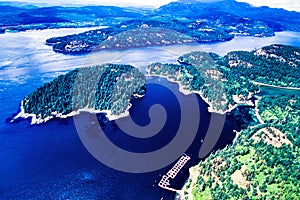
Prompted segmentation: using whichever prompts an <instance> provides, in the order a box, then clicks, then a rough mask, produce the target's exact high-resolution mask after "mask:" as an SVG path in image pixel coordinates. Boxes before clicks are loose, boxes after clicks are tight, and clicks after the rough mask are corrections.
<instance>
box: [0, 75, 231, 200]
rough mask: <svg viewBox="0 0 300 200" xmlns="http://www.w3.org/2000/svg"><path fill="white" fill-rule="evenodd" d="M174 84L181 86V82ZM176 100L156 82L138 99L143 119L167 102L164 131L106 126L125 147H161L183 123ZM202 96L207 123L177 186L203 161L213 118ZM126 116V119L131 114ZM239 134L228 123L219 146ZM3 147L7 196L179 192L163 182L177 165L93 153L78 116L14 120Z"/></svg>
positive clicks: (1, 182) (136, 109) (0, 183)
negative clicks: (114, 161)
mask: <svg viewBox="0 0 300 200" xmlns="http://www.w3.org/2000/svg"><path fill="white" fill-rule="evenodd" d="M160 81H165V82H167V81H166V80H160ZM170 84H171V83H170ZM171 87H174V88H176V89H177V90H178V86H177V85H176V84H172V86H171ZM178 94H179V92H178ZM179 95H182V94H179ZM176 101H177V100H176V98H175V97H174V95H173V94H172V93H171V92H170V91H168V90H167V89H166V88H164V87H160V86H159V85H151V84H150V85H148V86H147V95H146V96H145V97H144V98H142V99H138V100H134V101H132V104H133V106H132V108H131V109H130V115H131V117H132V118H133V119H135V120H136V122H137V123H140V124H141V125H143V124H144V125H145V124H148V123H149V119H148V118H147V117H145V116H147V113H148V111H149V107H150V106H151V105H154V104H160V105H162V106H163V107H164V108H165V109H166V110H167V112H168V115H170V116H171V117H170V118H168V120H169V121H167V123H166V125H165V127H164V129H163V130H162V131H161V133H160V134H157V135H156V136H155V137H153V138H151V139H149V140H138V139H136V140H134V139H132V138H129V137H128V136H127V135H125V134H123V133H122V132H121V131H120V130H119V129H118V128H117V127H115V124H114V123H113V122H110V123H108V124H107V125H106V126H105V127H104V128H105V129H106V130H109V133H107V134H108V135H109V138H110V139H111V140H112V141H113V142H115V143H116V144H118V145H119V146H121V147H122V148H124V149H128V150H130V151H133V152H141V151H145V152H149V151H153V150H155V149H160V148H161V147H163V145H165V144H167V143H168V142H169V141H170V140H171V139H172V138H173V137H174V134H176V131H177V124H178V123H179V122H180V110H178V102H176ZM198 101H199V105H200V107H201V122H199V123H200V127H201V128H200V129H199V132H198V135H197V137H196V138H195V142H194V143H193V144H192V145H191V147H190V148H189V149H188V150H187V152H186V153H188V154H189V155H193V156H192V161H190V162H189V164H188V165H187V166H186V168H185V169H184V170H183V171H182V174H181V175H179V176H178V177H177V179H176V181H175V182H174V183H173V186H174V187H177V188H179V187H180V186H182V184H183V182H184V180H185V179H186V178H187V171H188V167H189V166H192V165H195V164H196V163H197V161H199V159H198V158H197V154H198V151H199V147H200V146H199V144H200V140H201V139H203V137H204V136H205V132H206V129H207V126H208V124H209V123H208V122H209V119H210V113H208V112H207V105H206V104H205V102H203V101H202V100H201V99H200V98H199V99H198ZM89 115H90V114H88V113H83V114H82V117H85V118H89ZM123 120H124V123H126V118H124V119H123ZM187 134H188V133H187ZM233 137H234V134H233V133H232V129H231V127H230V126H226V127H225V129H224V132H223V135H222V138H221V139H220V142H219V144H218V147H219V148H221V147H224V146H225V145H226V144H228V143H230V142H231V141H232V139H233ZM103 151H105V149H103ZM0 152H1V153H0V157H1V161H0V162H1V163H0V167H1V168H0V176H1V179H0V187H1V195H2V198H3V199H15V198H20V199H23V198H24V199H31V198H33V199H45V198H50V199H147V200H148V199H149V200H150V199H160V198H161V197H164V199H173V198H174V194H173V193H170V192H167V191H164V190H163V189H161V188H159V187H157V181H158V180H159V179H160V175H161V174H164V173H166V172H167V171H168V170H169V169H170V167H171V166H168V167H166V168H164V169H161V170H159V171H155V172H150V173H144V174H133V173H125V172H119V171H116V170H113V169H111V168H109V167H107V166H105V165H103V164H101V163H100V162H98V161H97V160H96V159H95V158H93V156H92V155H90V154H89V153H88V151H87V150H86V149H85V147H84V146H83V144H82V143H81V141H80V139H79V137H78V134H77V131H76V128H75V126H74V122H73V120H72V118H69V119H64V120H52V121H49V122H47V123H45V124H41V125H29V121H28V120H25V121H24V120H22V121H19V122H16V123H8V124H6V126H5V127H4V128H3V129H2V130H1V147H0Z"/></svg>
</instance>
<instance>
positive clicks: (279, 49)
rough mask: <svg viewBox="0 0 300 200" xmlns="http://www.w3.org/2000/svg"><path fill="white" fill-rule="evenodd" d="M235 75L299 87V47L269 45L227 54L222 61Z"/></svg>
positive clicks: (276, 84) (267, 82) (271, 83)
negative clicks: (249, 50) (250, 50)
mask: <svg viewBox="0 0 300 200" xmlns="http://www.w3.org/2000/svg"><path fill="white" fill-rule="evenodd" d="M222 64H223V65H224V66H225V67H227V68H229V69H230V70H231V71H234V73H232V74H235V75H236V76H240V77H245V78H246V79H249V80H251V81H256V82H260V83H265V84H270V85H275V86H282V87H295V88H299V87H300V80H299V74H300V48H297V47H291V46H285V45H271V46H268V47H264V48H261V49H258V50H254V51H252V52H246V51H236V52H230V53H229V54H227V55H226V56H225V57H224V59H223V63H222Z"/></svg>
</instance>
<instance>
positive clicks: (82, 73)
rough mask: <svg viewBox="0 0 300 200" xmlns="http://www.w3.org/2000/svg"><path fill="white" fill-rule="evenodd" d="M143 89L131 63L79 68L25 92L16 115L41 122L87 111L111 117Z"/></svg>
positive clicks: (142, 78) (140, 75)
mask: <svg viewBox="0 0 300 200" xmlns="http://www.w3.org/2000/svg"><path fill="white" fill-rule="evenodd" d="M145 89H146V88H145V77H144V75H143V74H142V73H141V72H140V71H139V70H138V69H136V68H134V67H132V66H130V65H114V64H106V65H101V66H93V67H86V68H78V69H75V70H72V71H70V72H68V73H67V74H65V75H60V76H58V77H57V78H55V79H54V80H53V81H51V82H49V83H46V84H44V85H43V86H41V87H39V88H38V89H36V91H34V92H32V93H31V94H29V95H28V96H26V97H25V98H24V99H23V100H22V103H21V110H22V111H21V113H20V114H19V115H17V116H16V118H18V117H23V118H27V117H32V123H42V122H45V121H47V120H49V119H52V118H56V117H69V116H73V115H75V114H78V113H79V112H80V111H87V112H96V113H100V112H102V113H106V114H107V116H108V118H111V119H113V118H114V117H117V116H118V115H120V114H123V113H124V112H126V111H127V110H128V107H129V106H130V99H131V98H139V97H141V96H143V95H144V94H145Z"/></svg>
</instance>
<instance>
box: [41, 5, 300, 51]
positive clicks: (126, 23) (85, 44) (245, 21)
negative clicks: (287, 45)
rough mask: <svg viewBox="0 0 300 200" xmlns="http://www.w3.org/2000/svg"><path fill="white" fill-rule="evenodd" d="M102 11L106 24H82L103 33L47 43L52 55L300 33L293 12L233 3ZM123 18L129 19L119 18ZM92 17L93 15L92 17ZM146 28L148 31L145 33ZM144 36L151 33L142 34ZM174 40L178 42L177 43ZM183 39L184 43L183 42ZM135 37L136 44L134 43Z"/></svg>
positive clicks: (77, 35) (52, 39)
mask: <svg viewBox="0 0 300 200" xmlns="http://www.w3.org/2000/svg"><path fill="white" fill-rule="evenodd" d="M98 9H100V8H98ZM102 9H103V10H104V11H105V12H103V13H104V14H103V18H105V20H103V19H102V18H101V19H100V18H99V19H97V20H96V19H94V18H93V17H92V18H89V19H88V20H87V21H89V20H92V21H93V23H94V22H95V21H97V22H98V25H102V26H105V28H101V29H96V30H92V31H87V32H83V33H80V34H75V35H67V36H62V37H53V38H49V39H47V40H46V44H48V45H51V46H53V50H54V51H56V52H59V53H65V54H78V53H89V52H91V51H96V50H103V49H124V48H125V49H127V48H134V47H148V46H165V45H170V44H183V43H191V40H192V41H193V42H194V43H208V42H210V43H212V42H224V41H229V40H231V39H233V38H234V37H235V36H253V37H272V36H274V35H275V32H278V31H299V30H300V26H299V24H300V21H299V19H300V14H299V13H297V12H289V11H285V10H282V9H273V8H268V7H261V8H259V9H256V8H254V7H252V6H250V5H249V4H246V3H241V2H236V1H234V0H226V1H217V2H214V1H208V2H204V1H196V0H188V1H186V0H184V1H183V0H182V1H178V2H172V3H169V4H167V5H164V6H162V7H160V8H158V9H153V10H142V11H137V10H132V9H129V10H126V9H125V10H122V9H117V8H110V9H111V10H112V11H114V10H117V11H116V12H117V13H118V12H120V13H121V14H122V17H115V18H112V17H110V16H111V15H110V13H109V12H107V10H108V9H105V8H102ZM84 10H86V9H84ZM75 11H76V9H75ZM88 11H89V12H91V11H90V10H88ZM122 11H123V12H122ZM241 11H242V12H241ZM73 12H74V11H73ZM125 12H126V13H127V15H126V16H128V17H124V13H125ZM262 13H264V14H263V15H262ZM106 15H108V17H107V16H106ZM92 16H97V14H94V13H93V15H92ZM286 19H289V20H286ZM99 22H103V23H99ZM105 22H110V23H105ZM146 27H147V28H149V29H148V30H146V29H144V28H146ZM151 29H153V30H151ZM157 29H161V30H160V31H159V30H157ZM167 29H169V30H167ZM149 30H150V33H149V34H146V33H147V32H148V31H149ZM171 30H172V31H171ZM136 32H139V34H140V35H142V37H140V36H138V34H136ZM161 32H167V33H168V34H162V33H161ZM173 32H178V33H177V34H175V33H173ZM169 33H170V34H171V35H169ZM177 35H179V36H178V37H176V36H177ZM182 35H185V37H188V39H183V38H182ZM135 37H137V38H140V39H141V40H135V39H134V38H135Z"/></svg>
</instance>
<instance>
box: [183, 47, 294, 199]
mask: <svg viewBox="0 0 300 200" xmlns="http://www.w3.org/2000/svg"><path fill="white" fill-rule="evenodd" d="M299 52H300V51H299V49H298V48H295V47H290V46H284V45H271V46H267V47H263V48H261V49H258V50H254V51H252V52H245V51H238V52H230V53H228V54H227V55H226V56H224V57H220V56H218V55H216V54H212V53H210V54H206V55H205V56H203V52H191V53H190V54H186V55H184V56H181V57H180V58H179V61H180V62H181V63H183V64H185V65H189V66H194V65H203V63H204V62H207V60H210V61H211V60H214V61H215V63H216V67H217V69H218V70H219V71H220V73H222V74H223V80H224V85H225V88H226V93H227V96H228V95H229V96H230V95H232V94H238V93H240V92H241V91H245V89H246V91H247V93H248V92H250V90H249V88H247V87H253V89H251V90H254V91H256V93H257V94H256V95H254V96H253V98H254V99H256V103H255V105H253V106H251V107H249V108H248V109H249V111H248V113H247V114H246V115H244V114H242V115H243V116H247V119H245V120H248V121H249V122H250V123H244V125H245V126H244V127H241V130H238V131H239V132H238V133H237V136H236V138H235V141H234V143H233V144H232V145H228V146H227V147H226V148H224V149H222V150H219V151H217V152H214V153H212V154H211V155H210V156H209V157H208V158H206V159H205V160H203V161H201V162H200V163H199V165H197V166H195V167H194V168H192V169H191V170H190V172H191V176H190V178H189V180H188V181H187V183H186V184H185V187H184V194H185V196H184V199H187V200H192V199H299V198H300V195H299V194H300V189H299V188H300V184H299V183H300V176H299V169H300V168H299V166H300V159H299V157H300V155H299V152H300V136H299V133H300V130H299V124H300V96H299V92H298V93H297V91H296V90H295V91H289V90H283V89H281V88H277V89H275V88H272V93H271V95H270V94H268V93H262V94H260V93H259V90H258V88H257V86H256V85H254V83H253V81H257V82H261V83H266V84H271V85H274V86H285V87H287V86H289V87H297V88H299V86H300V85H299V80H297V77H298V76H299V74H300V73H299V60H300V53H299ZM275 80H276V81H275ZM228 83H230V84H228ZM234 83H235V84H234ZM245 87H246V88H245ZM267 89H268V88H265V89H264V90H267ZM276 90H278V92H276ZM244 95H245V94H244ZM243 110H245V109H243ZM235 115H238V116H240V114H239V113H235V112H231V113H228V116H231V117H233V118H234V117H235ZM259 118H260V119H259Z"/></svg>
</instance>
